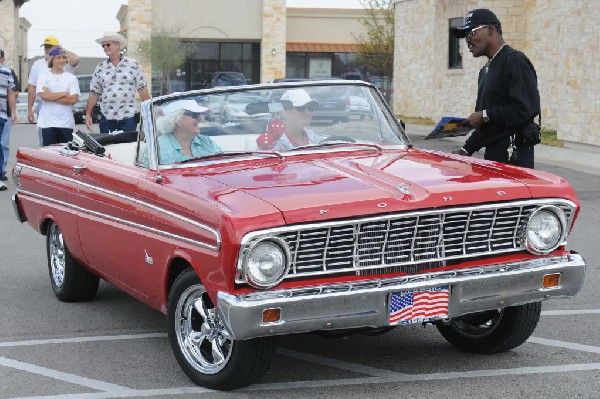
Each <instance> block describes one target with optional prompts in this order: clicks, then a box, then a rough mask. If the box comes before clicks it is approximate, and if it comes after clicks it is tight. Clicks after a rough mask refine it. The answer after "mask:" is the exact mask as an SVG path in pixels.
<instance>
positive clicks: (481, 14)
mask: <svg viewBox="0 0 600 399" xmlns="http://www.w3.org/2000/svg"><path fill="white" fill-rule="evenodd" d="M491 24H494V25H500V20H499V19H498V17H497V16H496V14H494V13H493V12H491V11H490V10H488V9H487V8H477V9H475V10H472V11H469V12H468V13H467V16H466V17H465V24H464V25H463V26H458V27H456V28H454V36H455V37H457V38H459V39H462V38H463V37H465V36H466V35H467V32H468V31H470V30H471V29H473V28H476V27H478V26H481V25H491Z"/></svg>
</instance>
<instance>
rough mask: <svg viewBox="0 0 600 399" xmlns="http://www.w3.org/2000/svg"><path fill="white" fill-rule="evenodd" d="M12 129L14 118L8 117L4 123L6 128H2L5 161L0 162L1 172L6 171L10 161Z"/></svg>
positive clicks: (0, 140) (1, 135)
mask: <svg viewBox="0 0 600 399" xmlns="http://www.w3.org/2000/svg"><path fill="white" fill-rule="evenodd" d="M11 131H12V119H8V120H7V121H6V122H5V123H4V128H3V129H2V130H0V145H1V146H2V151H1V152H2V159H3V162H2V163H1V164H0V174H2V175H3V174H4V173H6V164H7V163H8V156H9V155H10V151H9V148H10V147H9V144H10V133H11Z"/></svg>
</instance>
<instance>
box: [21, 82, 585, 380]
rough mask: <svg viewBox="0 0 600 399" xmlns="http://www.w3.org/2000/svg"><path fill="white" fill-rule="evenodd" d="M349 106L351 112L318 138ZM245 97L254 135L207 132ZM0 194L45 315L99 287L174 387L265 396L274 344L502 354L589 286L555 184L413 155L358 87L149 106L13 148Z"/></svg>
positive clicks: (396, 124)
mask: <svg viewBox="0 0 600 399" xmlns="http://www.w3.org/2000/svg"><path fill="white" fill-rule="evenodd" d="M340 86H341V87H340ZM343 88H348V91H351V92H352V93H353V96H356V97H360V102H361V103H362V104H365V106H364V108H365V109H364V110H363V112H361V114H360V115H353V114H350V116H349V117H348V118H347V120H346V119H344V120H343V121H340V120H339V118H337V117H336V115H332V116H331V118H324V117H323V116H324V114H325V113H326V112H327V109H328V108H327V104H320V102H319V98H323V95H322V94H323V92H324V91H327V90H331V91H333V92H337V91H339V90H340V89H343ZM241 93H243V94H245V95H252V96H255V97H257V98H261V99H262V101H259V102H253V103H249V104H248V105H247V106H246V109H245V112H246V113H247V114H249V115H254V114H266V115H268V117H266V118H264V119H256V120H255V119H252V118H249V119H248V120H244V121H241V122H239V123H227V124H224V125H222V124H219V123H218V122H214V121H213V122H209V121H207V120H206V118H205V115H206V114H207V112H208V109H207V108H206V107H204V106H203V104H206V97H207V96H223V97H226V96H229V95H232V94H241ZM315 93H316V94H318V95H314V94H315ZM316 111H318V112H319V114H320V115H319V116H320V118H318V119H317V118H314V119H313V117H312V113H313V112H316ZM332 112H334V111H332ZM13 179H14V181H15V183H16V186H17V191H16V194H15V195H14V197H13V204H14V207H15V211H16V214H17V217H18V218H19V220H20V221H21V222H27V223H28V224H29V225H30V226H31V227H33V228H34V229H35V230H36V231H38V232H40V233H41V234H42V235H44V236H46V244H47V253H48V269H49V274H50V282H51V285H52V289H53V290H54V293H55V294H56V296H57V297H58V299H59V300H61V301H85V300H91V299H92V298H93V297H94V295H95V293H96V291H97V289H98V283H99V279H103V280H105V281H107V282H109V283H110V284H113V285H115V286H116V287H118V288H120V289H121V290H123V291H125V292H127V293H128V294H130V295H132V296H133V297H135V298H137V299H139V300H140V301H142V302H144V303H146V304H147V305H149V306H151V307H153V308H156V309H158V310H160V311H161V312H164V313H165V314H166V316H167V320H168V336H169V340H170V344H171V346H172V349H173V352H174V354H175V357H176V358H177V361H178V362H179V364H180V365H181V368H182V369H183V371H184V372H185V373H186V374H187V375H188V377H189V378H190V379H191V380H192V381H194V382H195V383H196V384H199V385H202V386H206V387H210V388H215V389H221V390H227V389H234V388H237V387H241V386H244V385H247V384H251V383H253V382H255V381H257V380H258V379H260V378H261V376H263V374H264V373H265V372H266V370H267V368H268V365H269V362H270V359H271V357H272V355H273V353H274V348H275V340H274V338H275V337H276V336H278V335H282V334H295V333H307V332H319V333H321V334H329V335H336V336H337V335H343V334H351V333H357V332H366V333H384V332H386V331H389V330H390V329H392V328H394V327H396V326H402V325H410V324H414V323H432V324H435V325H436V326H437V328H438V329H439V332H440V333H441V334H442V335H443V337H444V338H445V339H446V340H447V341H448V342H449V343H450V344H452V345H454V346H455V347H457V348H459V349H462V350H464V351H468V352H475V353H495V352H502V351H507V350H510V349H513V348H515V347H517V346H519V345H521V344H522V343H523V342H525V341H526V340H527V338H528V337H529V336H530V335H531V334H532V332H533V331H534V329H535V327H536V325H537V322H538V319H539V317H540V310H541V302H542V301H544V300H546V299H550V298H564V297H570V296H573V295H575V294H576V293H577V292H578V291H579V289H580V287H581V285H582V283H583V279H584V274H585V262H584V260H583V259H582V257H581V256H580V255H578V254H577V253H576V252H573V251H571V250H569V249H567V244H566V243H567V236H568V234H569V232H570V230H571V229H572V227H573V224H574V221H575V219H576V217H577V215H578V212H579V202H578V199H577V196H576V194H575V192H574V191H573V189H572V188H571V186H570V185H569V184H568V183H567V182H566V181H565V180H564V179H562V178H560V177H557V176H554V175H551V174H549V173H544V172H540V171H537V170H530V169H522V168H517V167H513V166H510V165H505V164H499V163H494V162H486V161H482V160H477V159H472V158H468V157H461V156H458V155H453V154H448V153H443V152H437V151H425V150H420V149H417V148H414V147H413V146H412V145H411V143H410V141H409V140H408V139H407V137H406V135H405V133H404V129H403V125H402V123H401V122H400V121H399V120H398V119H397V118H396V117H395V116H394V114H393V113H392V111H391V110H390V108H389V107H388V105H387V104H386V102H385V101H384V100H383V98H382V97H381V95H380V94H379V92H378V91H377V89H376V88H375V87H374V86H373V85H371V84H369V83H360V82H348V81H331V80H328V81H320V82H319V81H310V82H299V83H278V84H265V85H256V86H237V87H227V88H214V89H207V90H199V91H193V92H186V93H176V94H172V95H168V96H162V97H157V98H154V99H151V100H148V101H146V102H144V103H143V104H142V113H141V123H140V127H139V132H123V133H118V134H111V135H108V134H107V135H89V134H86V133H81V132H79V133H76V134H75V135H74V139H73V141H72V142H70V143H64V144H58V145H53V146H49V147H44V148H41V149H32V148H20V149H19V151H18V154H17V164H16V166H15V168H14V170H13Z"/></svg>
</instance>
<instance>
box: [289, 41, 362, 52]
mask: <svg viewBox="0 0 600 399" xmlns="http://www.w3.org/2000/svg"><path fill="white" fill-rule="evenodd" d="M357 50H358V45H357V44H355V43H308V42H287V43H286V51H287V52H294V53H356V51H357Z"/></svg>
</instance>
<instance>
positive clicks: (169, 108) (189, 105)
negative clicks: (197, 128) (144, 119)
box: [162, 100, 208, 115]
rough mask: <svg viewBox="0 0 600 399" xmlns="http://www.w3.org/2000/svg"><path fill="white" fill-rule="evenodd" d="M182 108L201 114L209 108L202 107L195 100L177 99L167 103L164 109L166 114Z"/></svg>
mask: <svg viewBox="0 0 600 399" xmlns="http://www.w3.org/2000/svg"><path fill="white" fill-rule="evenodd" d="M180 109H184V110H187V111H190V112H197V113H200V114H204V113H206V112H208V108H206V107H201V106H199V105H198V103H197V102H196V101H194V100H177V101H173V102H171V103H168V104H167V105H165V106H164V107H163V108H162V110H163V113H164V114H165V115H167V114H170V113H171V112H175V111H179V110H180Z"/></svg>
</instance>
